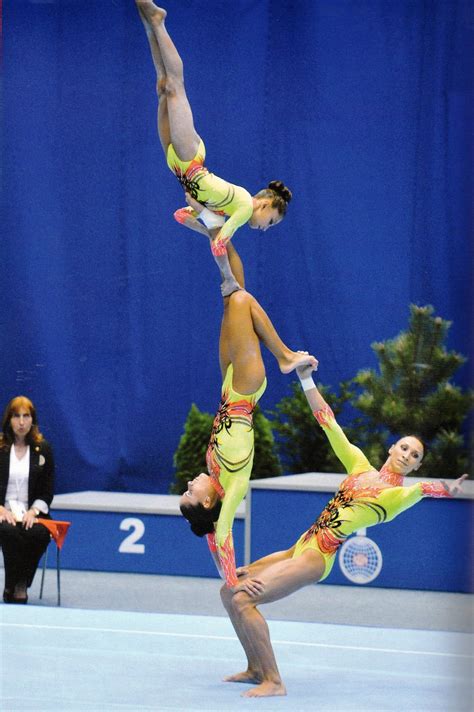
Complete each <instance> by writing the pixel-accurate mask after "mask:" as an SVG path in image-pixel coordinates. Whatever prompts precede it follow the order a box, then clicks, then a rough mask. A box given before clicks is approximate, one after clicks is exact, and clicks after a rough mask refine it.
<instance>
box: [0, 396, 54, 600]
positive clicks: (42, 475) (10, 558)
mask: <svg viewBox="0 0 474 712" xmlns="http://www.w3.org/2000/svg"><path fill="white" fill-rule="evenodd" d="M53 477H54V460H53V454H52V451H51V448H50V446H49V444H48V443H47V442H46V440H45V439H44V438H43V436H42V434H41V432H40V430H39V428H38V421H37V417H36V409H35V407H34V405H33V403H32V402H31V401H30V400H29V399H28V398H25V396H17V397H16V398H13V399H12V400H11V401H10V402H9V403H8V405H7V407H6V408H5V413H4V416H3V420H2V432H1V434H0V545H1V547H2V550H3V560H4V565H5V589H4V591H3V600H4V601H5V603H27V601H28V595H27V589H28V588H29V586H31V584H32V582H33V577H34V575H35V572H36V569H37V567H38V563H39V560H40V559H41V557H42V555H43V553H44V551H45V549H46V547H47V546H48V544H49V541H50V534H49V531H48V529H47V528H46V527H44V526H43V525H42V524H39V523H38V522H37V517H39V516H41V517H42V518H45V519H49V518H50V517H49V507H50V504H51V501H52V499H53Z"/></svg>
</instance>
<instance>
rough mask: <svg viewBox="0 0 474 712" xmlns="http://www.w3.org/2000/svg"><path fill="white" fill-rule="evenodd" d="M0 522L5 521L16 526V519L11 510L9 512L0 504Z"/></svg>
mask: <svg viewBox="0 0 474 712" xmlns="http://www.w3.org/2000/svg"><path fill="white" fill-rule="evenodd" d="M0 522H7V523H8V524H12V525H13V526H16V519H15V517H14V515H13V512H10V510H9V509H7V508H6V507H3V506H0Z"/></svg>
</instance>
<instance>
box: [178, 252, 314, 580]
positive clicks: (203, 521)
mask: <svg viewBox="0 0 474 712" xmlns="http://www.w3.org/2000/svg"><path fill="white" fill-rule="evenodd" d="M227 249H228V251H229V259H230V264H231V267H232V271H233V273H234V274H235V275H236V276H237V278H238V279H239V285H240V287H242V289H239V291H236V292H233V293H232V294H231V295H230V296H228V297H224V316H223V319H222V326H221V334H220V341H219V361H220V367H221V372H222V379H223V383H222V390H221V402H220V405H219V409H218V411H217V414H216V416H215V418H214V422H213V425H212V430H211V437H210V440H209V445H208V448H207V452H206V464H207V470H208V472H207V473H204V472H203V473H201V474H200V475H198V476H197V477H195V478H194V479H193V480H191V481H190V482H189V483H188V488H187V491H186V492H185V493H184V494H183V495H182V496H181V499H180V509H181V512H182V514H183V515H184V516H185V517H186V519H188V520H189V522H190V524H191V529H192V531H193V533H194V534H196V535H197V536H204V535H207V541H208V545H209V548H210V550H211V554H212V556H213V558H214V561H215V563H216V565H217V568H218V571H219V573H220V575H221V576H222V578H225V581H226V586H228V587H229V588H230V589H231V588H232V586H235V585H236V584H237V583H239V582H238V579H237V576H236V566H235V554H234V546H233V539H232V525H233V521H234V517H235V513H236V510H237V507H238V506H239V504H240V503H241V501H242V500H243V498H244V497H245V495H246V493H247V490H248V486H249V480H250V475H251V472H252V463H253V457H254V432H253V412H254V409H255V406H256V404H257V402H258V400H259V399H260V397H261V396H262V394H263V392H264V390H265V387H266V377H265V366H264V364H263V360H262V355H261V351H260V342H263V344H264V345H265V346H266V347H267V348H268V349H269V350H270V351H271V353H272V354H273V355H274V356H275V358H276V359H277V361H278V365H279V367H280V370H281V371H282V373H285V374H286V373H290V372H291V371H293V370H294V369H295V368H297V367H302V366H304V365H310V366H311V368H316V366H317V361H316V359H315V358H314V356H311V355H309V354H307V353H302V352H297V351H291V350H290V349H289V348H288V347H287V346H285V344H284V343H283V342H282V340H281V339H280V337H279V336H278V334H277V332H276V330H275V328H274V327H273V324H272V323H271V321H270V319H269V318H268V316H267V314H266V313H265V311H264V310H263V309H262V307H261V306H260V304H259V303H258V302H257V300H256V299H255V298H254V297H253V296H252V295H251V294H249V293H248V292H247V291H245V290H244V289H243V287H244V275H243V267H242V262H241V261H240V258H239V256H238V254H237V252H236V250H235V248H234V246H233V245H232V243H229V244H228V246H227ZM241 585H243V586H244V589H246V590H248V591H249V592H256V591H257V588H255V587H254V585H253V583H252V582H251V581H250V580H249V583H248V584H241Z"/></svg>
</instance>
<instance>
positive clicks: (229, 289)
mask: <svg viewBox="0 0 474 712" xmlns="http://www.w3.org/2000/svg"><path fill="white" fill-rule="evenodd" d="M239 289H242V287H241V286H240V284H239V283H238V282H237V280H236V279H225V280H224V281H223V282H222V284H221V294H222V296H223V297H230V295H231V294H233V293H234V292H237V291H238V290H239Z"/></svg>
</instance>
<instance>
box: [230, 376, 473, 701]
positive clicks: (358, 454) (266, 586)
mask: <svg viewBox="0 0 474 712" xmlns="http://www.w3.org/2000/svg"><path fill="white" fill-rule="evenodd" d="M312 369H313V367H312V366H310V365H308V366H302V367H300V368H298V369H297V374H298V376H299V378H300V381H301V385H302V387H303V390H304V391H305V394H306V398H307V400H308V403H309V405H310V407H311V410H312V411H313V413H314V416H315V418H316V420H317V421H318V423H319V424H320V425H321V427H322V428H323V429H324V432H325V434H326V435H327V437H328V440H329V442H330V444H331V446H332V448H333V450H334V452H335V453H336V455H337V456H338V458H339V459H340V460H341V462H342V464H343V465H344V467H345V469H346V471H347V473H348V477H346V478H345V480H344V481H343V482H342V483H341V485H340V487H339V490H338V491H337V492H336V494H335V496H334V497H333V498H332V499H331V500H330V501H329V503H328V504H327V505H326V507H325V508H324V509H323V511H322V513H321V514H320V515H319V517H318V518H317V519H316V521H315V522H314V524H313V525H312V526H311V527H310V528H309V529H308V530H307V531H305V532H304V533H303V534H302V535H301V536H300V538H299V539H298V541H297V542H296V543H295V544H294V545H293V546H292V547H291V548H290V549H288V550H287V551H278V552H275V553H273V554H270V555H269V556H265V557H264V558H262V559H259V560H258V561H256V562H254V563H252V564H250V566H248V567H243V568H241V569H238V570H237V576H238V577H239V581H241V583H239V584H238V585H237V586H234V588H233V589H232V590H229V589H228V588H226V587H223V588H222V589H221V597H222V601H223V603H224V606H225V608H226V610H227V612H228V614H229V617H230V619H231V621H232V625H233V626H234V629H235V631H236V633H237V635H238V637H239V640H240V642H241V644H242V646H243V648H244V651H245V654H246V656H247V670H246V671H244V672H242V673H238V674H237V675H231V676H230V677H228V678H226V680H227V681H230V682H246V683H257V687H254V688H252V689H251V690H249V691H247V692H245V693H243V694H244V696H246V697H265V696H270V695H285V694H286V690H285V686H284V684H283V682H282V679H281V677H280V673H279V671H278V667H277V663H276V660H275V655H274V652H273V648H272V645H271V641H270V635H269V631H268V626H267V624H266V622H265V619H264V618H263V616H262V614H261V613H260V611H259V610H258V608H257V605H258V604H261V603H269V602H271V601H276V600H278V599H280V598H284V597H285V596H289V595H290V594H291V593H293V592H294V591H297V590H298V589H300V588H303V586H307V585H309V584H312V583H317V582H318V581H322V580H323V579H324V578H326V576H328V574H329V572H330V571H331V568H332V566H333V564H334V561H335V556H336V553H337V550H338V548H339V547H340V546H341V544H342V543H343V542H344V541H345V540H346V538H347V537H348V536H349V535H350V534H352V533H353V532H355V531H357V530H358V529H362V528H365V527H370V526H374V525H376V524H381V523H383V522H388V521H391V520H392V519H394V518H395V517H396V516H398V515H399V514H400V513H401V512H403V511H405V510H406V509H408V508H409V507H412V506H413V505H414V504H416V503H417V502H419V501H420V500H421V499H422V498H423V497H452V496H453V494H455V493H456V492H457V491H460V490H461V486H462V482H463V481H464V480H465V479H466V477H467V475H462V477H460V478H459V479H457V480H456V481H455V482H453V483H451V484H450V485H448V484H446V483H432V482H417V483H416V484H414V485H411V486H410V487H404V486H403V480H404V476H405V475H408V474H409V473H410V472H412V471H414V470H417V469H418V468H419V467H420V465H421V461H422V458H423V454H424V446H423V443H422V442H421V441H420V440H419V439H418V438H417V437H415V436H413V435H408V436H405V437H403V438H401V439H400V440H398V441H397V442H396V443H394V444H393V445H392V446H391V447H390V449H389V455H388V458H387V460H386V462H385V464H384V465H383V467H382V468H381V470H380V471H378V470H376V469H375V468H374V467H373V466H372V465H371V464H370V462H369V461H368V460H367V458H366V457H365V455H364V454H363V452H362V451H361V450H359V448H357V447H355V446H354V445H352V444H351V443H350V442H349V441H348V439H347V437H346V436H345V434H344V432H343V430H342V429H341V427H340V426H339V425H338V423H337V422H336V420H335V418H334V415H333V413H332V411H331V408H330V407H329V406H328V404H327V403H326V401H325V400H324V398H323V397H322V395H321V393H320V392H319V390H318V388H317V387H316V385H315V384H314V382H313V379H312V377H311V371H312Z"/></svg>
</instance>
